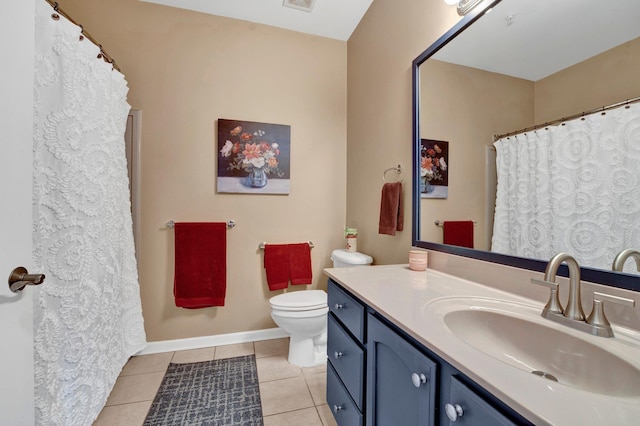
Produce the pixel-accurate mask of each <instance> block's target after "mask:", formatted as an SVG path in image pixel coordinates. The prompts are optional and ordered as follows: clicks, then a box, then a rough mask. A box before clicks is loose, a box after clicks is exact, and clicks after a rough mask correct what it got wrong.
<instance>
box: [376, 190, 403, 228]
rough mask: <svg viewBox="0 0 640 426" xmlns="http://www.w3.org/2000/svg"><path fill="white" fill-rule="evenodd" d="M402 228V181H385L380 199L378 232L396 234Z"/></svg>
mask: <svg viewBox="0 0 640 426" xmlns="http://www.w3.org/2000/svg"><path fill="white" fill-rule="evenodd" d="M403 228H404V206H403V205H402V182H390V183H385V184H384V185H383V186H382V197H381V199H380V223H379V225H378V233H379V234H387V235H396V231H402V229H403Z"/></svg>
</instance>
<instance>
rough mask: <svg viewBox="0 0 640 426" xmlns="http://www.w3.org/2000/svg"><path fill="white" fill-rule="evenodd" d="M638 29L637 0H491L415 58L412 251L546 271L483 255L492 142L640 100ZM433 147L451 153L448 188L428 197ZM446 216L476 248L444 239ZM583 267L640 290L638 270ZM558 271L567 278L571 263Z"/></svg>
mask: <svg viewBox="0 0 640 426" xmlns="http://www.w3.org/2000/svg"><path fill="white" fill-rule="evenodd" d="M485 10H491V13H485ZM637 22H640V2H638V1H637V0H611V1H607V2H603V1H601V0H564V1H562V2H557V1H553V0H538V1H536V2H531V1H528V0H494V1H490V0H487V1H485V2H484V3H482V4H480V5H479V6H478V7H477V8H476V9H474V10H472V11H471V13H469V14H468V15H466V16H465V17H464V18H462V19H461V20H460V21H459V23H458V24H456V25H455V26H454V27H453V28H452V29H451V30H449V31H448V32H447V33H446V34H444V35H443V36H442V37H441V38H440V39H438V40H437V41H436V42H435V43H434V44H433V45H432V46H430V47H429V48H428V49H427V50H425V51H424V52H423V53H422V54H421V55H420V56H419V57H417V58H416V59H415V60H414V62H413V88H414V92H413V96H414V98H413V104H414V105H413V115H414V116H413V123H414V133H413V138H414V149H413V180H414V185H413V237H412V238H413V245H414V246H417V247H422V248H428V249H433V250H438V251H443V252H446V253H451V254H457V255H461V256H465V257H471V258H475V259H480V260H485V261H490V262H495V263H500V264H504V265H510V266H515V267H520V268H526V269H531V270H535V271H540V272H542V271H544V269H545V267H546V264H547V261H548V260H549V259H534V258H525V257H516V256H510V255H505V254H499V253H494V252H491V251H490V248H491V239H492V232H493V214H494V208H495V188H496V178H495V174H494V173H495V171H494V170H495V149H493V142H494V135H501V134H505V133H510V132H516V131H519V130H522V129H526V128H530V127H532V126H535V125H537V124H544V123H549V122H555V121H556V120H558V121H561V120H562V119H563V118H566V117H570V116H573V115H577V116H578V117H579V116H580V114H581V113H582V112H585V111H591V110H596V109H598V108H601V107H603V106H607V105H611V104H615V103H618V102H621V101H625V100H628V99H632V98H636V97H638V96H640V79H638V78H637V77H633V76H637V75H638V74H639V73H640V25H637ZM584 64H596V68H597V69H598V70H599V72H605V71H606V78H599V77H598V78H596V77H597V76H598V74H597V73H588V72H587V73H586V75H585V68H584ZM580 67H582V68H580ZM580 73H582V74H580ZM583 81H585V82H586V84H585V85H579V83H581V82H583ZM438 142H442V143H441V144H439V145H438V149H442V147H443V146H445V147H446V148H447V155H448V156H447V158H446V159H445V161H444V163H445V164H446V176H439V178H441V179H440V180H436V182H437V183H442V181H443V179H444V178H446V180H447V184H446V186H444V185H440V186H444V189H446V190H444V191H443V188H442V187H441V188H438V187H437V185H436V188H435V190H433V191H430V192H427V189H426V187H425V179H424V178H423V176H421V165H422V161H423V157H425V155H424V152H425V150H426V149H429V148H431V149H432V148H434V144H437V143H438ZM445 144H446V145H445ZM431 152H432V153H433V151H431ZM436 158H438V155H435V156H434V158H433V161H431V160H429V161H430V164H434V162H435V160H436ZM442 170H443V169H441V171H442ZM422 171H423V175H424V169H423V170H422ZM639 184H640V183H639ZM443 220H472V221H473V222H474V225H473V228H474V231H473V237H474V248H473V249H471V248H464V247H459V246H454V245H446V244H442V242H443V232H442V231H443V229H442V227H441V226H437V225H436V223H435V222H436V221H443ZM624 248H628V247H624ZM636 248H638V247H636ZM570 254H571V253H570ZM611 262H613V258H612V259H611ZM628 263H629V264H632V263H633V262H632V261H630V262H628ZM581 266H582V278H583V279H584V280H587V281H592V282H597V283H602V284H606V285H612V286H616V287H621V288H627V289H631V290H636V291H640V276H639V275H638V273H629V272H624V273H614V272H611V271H610V270H608V269H605V268H602V267H594V266H593V265H581ZM627 266H635V265H627ZM632 269H633V268H632ZM625 270H627V269H626V268H625ZM561 274H563V275H565V276H566V274H567V270H566V268H563V270H562V271H561Z"/></svg>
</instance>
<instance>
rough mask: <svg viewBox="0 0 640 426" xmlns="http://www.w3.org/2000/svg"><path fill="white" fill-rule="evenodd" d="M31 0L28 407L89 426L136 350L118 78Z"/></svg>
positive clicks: (44, 419) (136, 303)
mask: <svg viewBox="0 0 640 426" xmlns="http://www.w3.org/2000/svg"><path fill="white" fill-rule="evenodd" d="M53 13H54V11H53V9H52V8H51V6H49V4H47V3H46V2H45V1H44V0H36V49H35V51H36V57H35V70H36V71H35V87H34V93H35V100H34V177H33V184H34V189H33V220H34V224H33V238H34V249H33V250H34V263H35V265H36V266H37V268H36V269H37V270H39V271H40V270H41V271H42V272H43V273H45V275H46V277H47V278H46V281H45V283H44V284H43V285H41V286H38V287H36V288H34V290H35V296H34V340H35V341H34V348H35V355H34V357H35V359H34V363H35V407H36V422H37V424H40V425H65V426H68V425H83V426H84V425H90V424H91V423H92V422H93V421H94V420H95V419H96V418H97V416H98V414H99V413H100V411H101V409H102V407H103V406H104V404H105V402H106V400H107V397H108V396H109V393H110V392H111V389H112V388H113V385H114V384H115V381H116V378H117V377H118V374H119V373H120V371H121V369H122V367H123V366H124V364H125V362H126V361H127V359H128V357H129V356H130V355H132V354H134V353H135V352H137V351H139V350H140V349H142V348H143V347H144V346H145V345H146V342H145V333H144V328H143V320H142V310H141V304H140V291H139V286H138V277H137V265H136V260H135V257H134V244H133V231H132V224H131V211H130V201H129V182H128V176H127V168H126V158H125V147H124V130H125V125H126V119H127V115H128V111H129V105H128V104H127V102H126V94H127V91H128V88H127V84H126V81H125V80H124V76H123V75H122V74H120V73H119V72H118V71H115V70H112V66H111V65H110V64H107V63H105V62H104V61H103V60H100V59H96V57H97V56H98V53H99V48H98V47H97V46H95V45H94V44H93V43H91V42H90V41H89V40H88V39H86V38H85V39H84V40H81V39H80V32H81V30H80V28H79V27H77V26H76V25H74V24H72V23H71V22H69V21H68V20H66V19H65V18H64V17H62V16H60V17H59V19H57V20H55V19H52V14H53Z"/></svg>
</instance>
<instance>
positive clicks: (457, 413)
mask: <svg viewBox="0 0 640 426" xmlns="http://www.w3.org/2000/svg"><path fill="white" fill-rule="evenodd" d="M444 412H445V413H446V414H447V417H448V418H449V420H451V421H452V422H455V421H456V420H458V417H462V415H463V414H464V410H463V409H462V407H461V406H460V404H451V403H448V404H445V406H444Z"/></svg>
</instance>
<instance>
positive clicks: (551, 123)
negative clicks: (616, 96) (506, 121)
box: [493, 96, 640, 142]
mask: <svg viewBox="0 0 640 426" xmlns="http://www.w3.org/2000/svg"><path fill="white" fill-rule="evenodd" d="M637 102H640V96H638V97H636V98H631V99H627V100H626V101H622V102H617V103H615V104H611V105H607V106H603V107H600V108H598V109H592V110H591V111H585V112H581V113H580V114H575V115H570V116H568V117H563V118H561V119H558V120H552V121H548V122H546V123H544V124H537V125H535V126H532V127H526V128H524V129H522V130H516V131H515V132H509V133H505V134H503V135H494V136H493V141H494V142H495V141H497V140H498V139H502V138H506V137H509V136H515V135H518V134H520V133H525V132H531V131H534V130H538V129H541V128H543V127H547V126H554V125H556V124H560V123H564V122H565V121H567V120H573V119H576V118H581V117H584V116H587V115H591V114H596V113H598V112H599V113H601V114H603V115H604V114H605V112H606V111H609V110H610V109H614V108H618V107H621V106H623V105H626V106H627V108H628V106H629V105H631V104H634V103H637Z"/></svg>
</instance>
